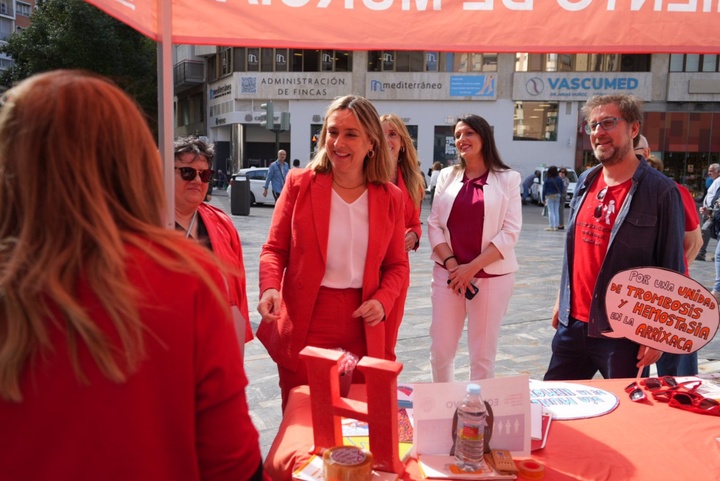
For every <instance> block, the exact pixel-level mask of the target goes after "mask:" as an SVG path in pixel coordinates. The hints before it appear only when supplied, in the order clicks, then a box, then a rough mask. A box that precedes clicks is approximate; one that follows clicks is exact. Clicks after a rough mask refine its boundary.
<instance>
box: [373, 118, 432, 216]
mask: <svg viewBox="0 0 720 481" xmlns="http://www.w3.org/2000/svg"><path fill="white" fill-rule="evenodd" d="M383 122H387V123H389V124H390V125H392V127H393V129H394V130H395V132H397V133H398V135H400V139H401V140H402V144H403V145H402V148H401V149H400V152H399V153H398V167H399V168H400V171H401V172H402V176H403V179H404V180H405V186H406V187H407V190H408V193H409V194H410V198H411V199H412V201H413V204H415V207H418V206H420V202H422V199H423V197H424V196H425V191H424V188H423V177H422V174H421V173H420V165H419V164H420V163H419V162H418V155H417V150H415V145H414V144H413V140H412V137H410V132H408V129H407V126H406V125H405V122H403V121H402V119H401V118H400V117H398V116H397V115H395V114H385V115H383V116H381V117H380V124H382V123H383Z"/></svg>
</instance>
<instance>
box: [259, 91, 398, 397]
mask: <svg viewBox="0 0 720 481" xmlns="http://www.w3.org/2000/svg"><path fill="white" fill-rule="evenodd" d="M319 145H320V149H319V151H318V153H317V155H316V156H315V158H314V159H313V160H312V162H311V163H310V164H309V165H308V167H307V168H306V169H293V170H291V171H290V174H289V175H288V180H287V183H286V184H285V188H284V189H283V192H282V194H281V195H280V198H279V199H278V203H277V205H276V206H275V212H274V214H273V219H272V224H271V226H270V232H269V234H268V239H267V242H266V243H265V245H264V246H263V248H262V252H261V254H260V293H261V295H260V302H259V304H258V312H259V313H260V315H261V316H262V320H263V322H262V323H261V325H260V327H259V328H258V331H257V337H258V339H260V341H261V342H262V343H263V345H264V346H265V347H266V348H267V350H268V352H269V353H270V356H271V357H272V358H273V360H274V361H275V362H276V363H277V365H278V373H279V377H280V389H281V392H282V401H283V409H284V408H285V404H286V403H287V398H288V393H289V391H290V389H292V388H293V387H295V386H298V385H301V384H307V372H306V369H305V366H304V365H303V363H302V362H301V361H300V360H299V356H298V354H299V352H300V350H301V349H302V348H303V347H305V346H309V345H310V346H316V347H324V348H342V349H344V350H346V351H349V352H352V353H353V354H355V355H356V356H358V357H362V356H364V355H370V356H372V357H377V358H383V357H384V356H385V352H386V351H387V349H386V338H385V326H384V324H383V322H384V321H385V320H386V317H387V314H388V313H390V312H391V310H392V308H393V306H394V305H395V301H396V300H397V296H398V292H400V291H401V289H402V287H403V285H404V283H405V282H406V279H407V277H408V261H407V255H406V253H405V248H404V238H405V222H404V215H403V208H404V203H403V198H402V192H400V189H398V188H397V187H396V186H395V185H393V184H392V182H391V179H392V177H393V175H394V174H395V168H396V166H395V165H394V164H393V163H392V161H391V160H390V154H389V151H388V148H387V143H386V142H385V137H384V135H383V131H382V126H381V125H380V120H379V116H378V114H377V111H376V110H375V108H374V107H373V105H372V104H371V103H370V102H369V101H368V100H366V99H365V98H363V97H358V96H355V95H348V96H345V97H341V98H338V99H336V100H335V101H334V102H333V103H332V104H331V105H330V107H329V108H328V111H327V113H326V115H325V123H324V124H323V127H322V130H321V132H320V139H319ZM356 374H357V373H356ZM355 380H357V381H360V378H359V377H356V378H355Z"/></svg>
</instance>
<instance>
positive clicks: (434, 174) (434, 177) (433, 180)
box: [430, 161, 443, 208]
mask: <svg viewBox="0 0 720 481" xmlns="http://www.w3.org/2000/svg"><path fill="white" fill-rule="evenodd" d="M442 168H443V165H442V164H441V163H440V162H437V161H436V162H435V163H434V164H433V165H432V167H431V169H432V170H431V175H430V208H432V204H433V198H434V197H435V187H436V186H437V181H438V177H440V171H441V170H442Z"/></svg>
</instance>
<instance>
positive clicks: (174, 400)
mask: <svg viewBox="0 0 720 481" xmlns="http://www.w3.org/2000/svg"><path fill="white" fill-rule="evenodd" d="M3 100H4V105H3V106H2V108H0V178H1V179H2V182H0V203H1V204H2V205H3V209H2V210H0V265H2V266H3V268H2V271H0V292H2V296H0V425H1V426H2V432H3V434H2V436H0V466H2V468H1V470H2V477H3V478H4V479H13V480H37V479H57V480H75V481H84V480H97V479H103V480H105V481H108V480H109V481H113V480H118V481H120V480H128V479H132V480H135V481H142V480H148V481H150V480H158V479H183V480H200V479H203V480H209V479H211V480H226V479H228V480H229V479H237V480H261V479H263V473H262V466H261V454H260V449H259V445H258V433H257V431H256V430H255V428H254V427H253V425H252V423H251V421H250V418H249V415H248V406H247V404H246V400H245V392H244V389H245V385H246V384H247V380H246V378H245V373H244V372H243V366H242V363H241V361H240V353H239V348H238V343H237V341H236V336H235V332H234V328H233V325H232V321H231V316H230V308H229V305H228V303H227V301H226V299H227V294H226V293H225V286H224V283H223V278H222V276H221V274H220V272H219V271H218V268H217V267H216V266H215V263H214V261H213V260H212V256H211V255H210V254H209V253H208V252H207V251H205V250H203V249H202V248H201V247H199V246H198V245H197V244H196V243H195V242H192V241H189V240H186V239H183V238H182V236H181V235H180V234H178V233H177V232H175V231H173V230H169V229H165V228H164V227H163V225H164V219H163V218H162V216H163V213H164V212H166V210H165V205H164V194H163V186H162V171H161V160H160V156H159V154H158V151H157V147H156V145H155V142H154V140H153V137H152V135H151V134H150V131H149V129H148V128H147V124H146V122H145V118H144V116H143V115H142V113H141V112H140V111H139V109H138V108H137V106H136V105H135V103H134V102H133V101H132V100H131V99H130V98H129V97H128V96H127V95H126V94H125V93H123V92H122V91H121V90H119V89H118V88H117V87H115V86H114V85H113V84H111V83H110V82H109V81H107V80H105V79H102V78H99V77H96V76H92V75H89V74H85V73H81V72H77V71H67V70H65V71H55V72H49V73H44V74H39V75H36V76H33V77H31V78H29V79H27V80H25V81H23V82H21V83H20V84H19V85H18V86H17V87H15V88H13V89H11V90H9V91H8V92H7V93H6V95H5V96H4V97H3Z"/></svg>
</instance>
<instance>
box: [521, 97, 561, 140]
mask: <svg viewBox="0 0 720 481" xmlns="http://www.w3.org/2000/svg"><path fill="white" fill-rule="evenodd" d="M513 119H514V121H513V124H514V125H513V140H532V141H540V140H543V141H556V140H557V119H558V104H557V103H556V102H523V101H518V102H515V114H514V116H513Z"/></svg>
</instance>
